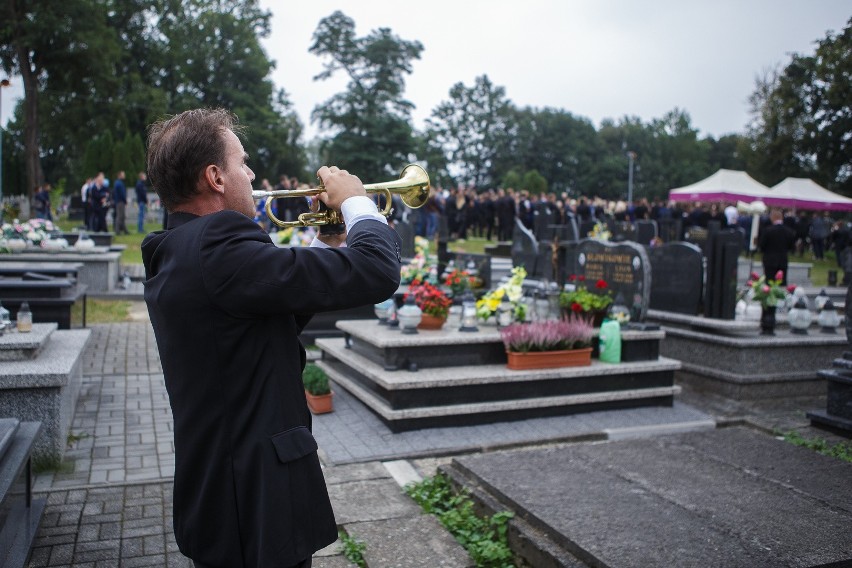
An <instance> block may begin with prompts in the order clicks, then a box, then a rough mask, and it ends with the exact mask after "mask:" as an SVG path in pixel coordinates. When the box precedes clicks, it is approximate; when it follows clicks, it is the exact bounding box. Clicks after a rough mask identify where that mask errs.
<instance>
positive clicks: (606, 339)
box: [598, 320, 621, 363]
mask: <svg viewBox="0 0 852 568" xmlns="http://www.w3.org/2000/svg"><path fill="white" fill-rule="evenodd" d="M598 338H599V350H600V356H599V357H598V358H599V359H600V360H601V361H602V362H603V363H620V362H621V324H619V323H618V322H617V321H615V320H604V322H603V323H602V324H601V332H600V335H599V336H598Z"/></svg>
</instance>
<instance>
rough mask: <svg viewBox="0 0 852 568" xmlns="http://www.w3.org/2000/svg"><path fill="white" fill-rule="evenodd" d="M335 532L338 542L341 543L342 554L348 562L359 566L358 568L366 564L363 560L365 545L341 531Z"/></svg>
mask: <svg viewBox="0 0 852 568" xmlns="http://www.w3.org/2000/svg"><path fill="white" fill-rule="evenodd" d="M337 534H338V536H339V537H340V542H342V543H343V556H345V557H346V559H347V560H349V561H350V562H353V563H355V564H356V565H358V566H360V568H364V567H365V566H367V563H366V562H364V550H366V548H367V545H366V544H364V543H363V542H361V541H360V540H356V539H355V538H353V537H351V536H349V535H348V534H346V533H345V532H343V531H340V532H339V533H337Z"/></svg>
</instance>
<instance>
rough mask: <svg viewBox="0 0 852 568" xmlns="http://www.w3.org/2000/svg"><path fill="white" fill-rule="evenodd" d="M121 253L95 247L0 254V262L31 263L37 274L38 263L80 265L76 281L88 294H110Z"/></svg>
mask: <svg viewBox="0 0 852 568" xmlns="http://www.w3.org/2000/svg"><path fill="white" fill-rule="evenodd" d="M120 261H121V252H118V251H110V250H109V249H108V248H106V247H95V248H94V249H92V250H90V251H88V252H78V251H57V252H47V251H25V252H21V253H16V254H0V262H14V263H20V262H26V263H32V265H33V272H38V269H37V265H38V263H40V262H49V263H56V262H61V263H72V264H82V265H83V266H82V268H81V269H80V271H79V273H78V278H77V281H78V282H79V283H80V284H85V285H86V286H88V289H89V292H110V291H112V290H114V289H115V286H116V283H117V282H118V275H119V274H120V273H121V270H120Z"/></svg>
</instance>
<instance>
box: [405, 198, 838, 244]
mask: <svg viewBox="0 0 852 568" xmlns="http://www.w3.org/2000/svg"><path fill="white" fill-rule="evenodd" d="M542 204H546V205H547V207H548V209H550V210H551V211H552V212H555V214H556V219H555V222H556V224H566V223H568V222H569V219H570V218H571V217H573V218H574V219H575V220H576V221H577V222H578V223H580V222H582V221H590V220H598V221H601V222H605V221H607V220H614V221H616V222H624V221H630V222H635V221H637V220H641V219H653V220H656V221H663V220H678V219H679V220H680V221H681V226H682V229H683V231H687V230H689V229H690V228H691V227H700V228H705V229H706V228H707V227H708V226H710V224H711V223H712V222H717V223H718V224H719V226H720V227H721V228H729V227H738V228H740V229H742V232H743V234H744V235H745V236H746V238H748V235H750V234H751V224H752V222H753V217H752V215H750V214H742V213H740V211H738V209H737V207H736V205H735V204H733V203H697V202H693V203H687V202H673V201H666V200H663V199H657V200H649V199H645V198H641V199H639V200H636V201H634V202H632V203H628V202H625V201H611V200H609V201H608V200H604V199H600V198H589V197H579V198H576V199H575V198H571V197H569V196H568V195H567V194H565V193H563V194H561V195H557V194H555V193H545V194H541V195H532V194H530V192H528V191H527V190H520V191H515V190H513V189H497V190H493V189H492V190H488V191H485V192H482V193H479V192H477V191H475V190H473V189H451V190H448V191H441V190H433V192H432V196H431V197H430V199H429V201H428V202H427V203H426V205H425V206H424V207H423V208H422V209H421V210H419V211H418V212H417V214H415V215H414V219H415V232H416V234H418V235H421V236H424V237H427V238H430V239H431V238H433V237H434V235H435V232H436V231H437V229H438V222H439V219H440V217H441V216H444V217H446V221H447V227H448V231H449V236H450V238H451V239H466V238H468V237H477V238H484V239H487V240H493V239H496V240H500V241H511V240H512V233H513V231H514V225H515V219H519V220H520V221H521V223H523V225H524V226H525V227H527V228H528V229H530V230H532V229H533V222H534V218H535V211H536V209H537V208H539V207H541V206H542ZM398 209H399V208H398ZM397 213H398V211H397ZM760 222H761V226H762V227H763V226H768V225H770V224H771V221H770V217H769V211H767V212H766V213H765V214H764V215H762V216H761V220H760ZM783 224H784V225H785V226H787V227H789V228H790V229H791V230H792V231H793V233H794V234H795V235H796V243H795V247H794V253H795V254H798V255H799V256H804V255H805V254H806V253H810V254H811V255H812V256H813V258H814V259H819V260H821V259H823V258H825V253H826V252H827V251H829V250H834V251H836V252H839V251H840V250H843V249H844V248H845V247H846V246H847V243H848V242H849V240H850V238H852V236H850V230H849V229H850V228H849V223H848V221H847V219H846V217H845V215H844V216H837V217H836V218H835V217H832V215H831V213H830V212H813V211H798V212H793V211H784V212H783ZM746 245H748V242H746ZM746 248H748V246H747V247H746Z"/></svg>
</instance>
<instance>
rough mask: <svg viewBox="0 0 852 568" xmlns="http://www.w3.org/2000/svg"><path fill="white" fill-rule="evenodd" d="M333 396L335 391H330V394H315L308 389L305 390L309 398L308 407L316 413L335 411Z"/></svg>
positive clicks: (306, 396)
mask: <svg viewBox="0 0 852 568" xmlns="http://www.w3.org/2000/svg"><path fill="white" fill-rule="evenodd" d="M333 396H334V393H333V392H330V393H328V394H318V395H314V394H311V393H309V392H308V391H305V398H306V399H308V408H309V409H310V411H311V412H313V413H314V414H326V413H327V412H331V411H333V410H334V406H333V404H332V397H333Z"/></svg>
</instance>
